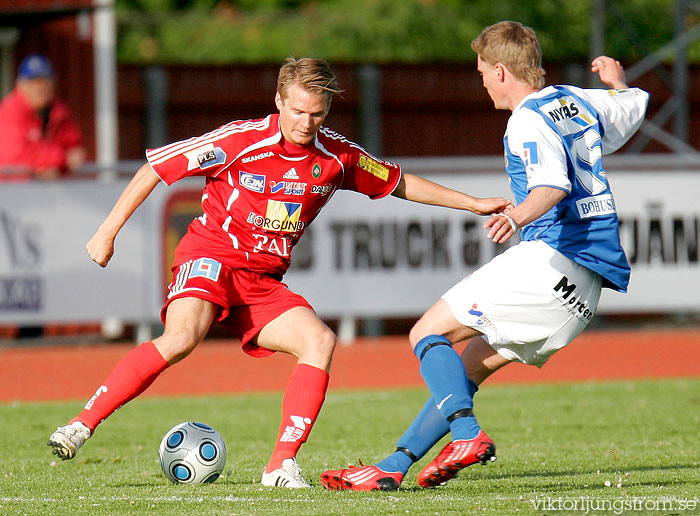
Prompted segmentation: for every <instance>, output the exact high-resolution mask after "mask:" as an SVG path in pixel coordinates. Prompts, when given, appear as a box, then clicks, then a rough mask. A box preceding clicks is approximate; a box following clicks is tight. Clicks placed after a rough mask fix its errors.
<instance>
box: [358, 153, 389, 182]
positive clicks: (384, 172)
mask: <svg viewBox="0 0 700 516" xmlns="http://www.w3.org/2000/svg"><path fill="white" fill-rule="evenodd" d="M357 166H358V167H360V168H361V169H364V170H366V171H367V172H369V173H370V174H372V175H373V176H375V177H378V178H379V179H381V180H382V181H388V180H389V169H388V168H387V167H385V166H384V165H382V164H381V163H379V162H378V161H377V160H375V159H372V158H370V157H369V156H365V155H364V154H360V160H359V161H358V162H357Z"/></svg>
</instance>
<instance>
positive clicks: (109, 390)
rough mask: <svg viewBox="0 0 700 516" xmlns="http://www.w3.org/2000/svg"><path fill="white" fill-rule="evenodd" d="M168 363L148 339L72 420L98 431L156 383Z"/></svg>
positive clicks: (128, 356) (115, 369) (116, 370)
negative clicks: (115, 412) (123, 407)
mask: <svg viewBox="0 0 700 516" xmlns="http://www.w3.org/2000/svg"><path fill="white" fill-rule="evenodd" d="M167 367H168V363H167V362H166V361H165V359H164V358H163V357H162V356H161V354H160V353H159V352H158V350H157V349H156V347H155V345H154V344H153V342H150V341H149V342H145V343H143V344H141V345H140V346H138V347H136V348H134V349H132V350H131V351H130V352H129V353H127V355H126V356H125V357H124V358H122V359H121V360H120V361H119V362H118V363H117V365H116V366H115V368H114V369H113V370H112V372H111V373H110V374H109V376H108V377H107V379H106V380H105V381H104V383H103V384H102V385H100V387H99V388H98V389H97V391H96V392H95V394H94V395H93V396H92V398H90V401H88V402H87V404H86V405H85V408H84V409H83V411H82V412H81V413H80V414H78V416H77V417H75V418H73V419H72V420H71V421H70V423H73V422H74V421H80V422H81V423H83V424H84V425H85V426H87V427H88V428H89V429H90V430H91V431H92V432H94V430H95V428H96V427H97V425H99V424H100V423H101V422H102V421H104V420H105V419H106V418H107V417H108V416H109V415H110V414H112V412H114V411H115V410H117V409H118V408H119V407H121V406H122V405H124V404H126V403H127V402H129V401H131V400H132V399H134V398H135V397H136V396H138V395H139V394H141V393H142V392H143V391H145V390H146V389H147V388H148V386H149V385H151V384H152V383H153V380H155V379H156V378H157V377H158V375H159V374H160V373H162V372H163V371H164V370H165V369H166V368H167Z"/></svg>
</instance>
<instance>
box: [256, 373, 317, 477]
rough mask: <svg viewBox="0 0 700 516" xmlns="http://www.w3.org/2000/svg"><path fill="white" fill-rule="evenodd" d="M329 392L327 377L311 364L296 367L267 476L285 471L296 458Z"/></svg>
mask: <svg viewBox="0 0 700 516" xmlns="http://www.w3.org/2000/svg"><path fill="white" fill-rule="evenodd" d="M326 389H328V373H327V372H326V371H324V370H323V369H318V368H317V367H313V366H310V365H308V364H297V366H296V367H295V368H294V371H293V372H292V376H290V377H289V382H288V383H287V389H286V390H285V392H284V398H283V399H282V424H281V426H280V431H279V435H278V436H277V444H276V446H275V450H274V451H273V452H272V458H271V459H270V462H269V463H268V465H267V468H266V469H265V470H266V471H267V472H268V473H270V472H272V471H274V470H276V469H278V468H280V467H282V461H283V460H284V459H289V458H292V457H296V454H297V452H298V451H299V448H300V447H301V445H302V444H303V443H304V442H306V439H307V438H308V436H309V432H311V427H312V426H313V425H314V423H315V422H316V417H317V416H318V413H319V412H320V411H321V406H322V405H323V401H324V400H325V399H326Z"/></svg>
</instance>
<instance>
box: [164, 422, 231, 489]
mask: <svg viewBox="0 0 700 516" xmlns="http://www.w3.org/2000/svg"><path fill="white" fill-rule="evenodd" d="M158 453H159V455H160V467H161V468H162V469H163V473H165V476H166V477H168V480H170V481H171V482H174V483H176V484H203V483H211V482H214V481H215V480H216V479H217V478H219V476H220V475H221V473H222V472H223V471H224V466H225V465H226V445H225V444H224V440H223V439H222V438H221V435H220V434H219V432H217V431H216V430H214V429H213V428H212V427H210V426H208V425H205V424H204V423H195V422H192V421H189V422H186V423H180V424H179V425H177V426H174V427H173V428H171V429H170V430H169V431H168V433H166V434H165V436H164V437H163V440H162V441H161V442H160V450H159V452H158Z"/></svg>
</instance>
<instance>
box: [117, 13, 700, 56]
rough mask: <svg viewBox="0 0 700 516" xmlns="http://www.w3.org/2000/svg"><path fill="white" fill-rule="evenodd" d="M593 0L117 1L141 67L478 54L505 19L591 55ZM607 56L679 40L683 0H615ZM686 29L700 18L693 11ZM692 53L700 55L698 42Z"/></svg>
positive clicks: (126, 42) (555, 51)
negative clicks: (481, 39)
mask: <svg viewBox="0 0 700 516" xmlns="http://www.w3.org/2000/svg"><path fill="white" fill-rule="evenodd" d="M592 3H593V2H592V1H590V0H589V1H580V2H573V1H571V0H540V1H530V2H525V1H522V0H499V1H494V0H400V1H398V0H227V1H226V0H223V1H222V0H117V9H118V15H119V59H120V61H121V62H140V63H150V62H158V63H201V64H208V63H209V64H211V63H232V62H238V63H261V62H274V63H277V62H279V61H280V60H282V59H284V58H285V57H287V56H289V55H295V56H302V55H313V56H317V57H325V58H326V59H329V60H332V61H333V62H351V63H352V62H380V63H381V62H428V61H432V62H434V61H447V62H449V61H464V60H474V59H475V56H474V54H473V52H472V51H471V49H470V45H469V44H470V42H471V40H472V39H473V38H474V37H475V36H476V35H477V34H478V33H479V32H480V31H481V29H482V28H483V27H485V26H487V25H490V24H492V23H495V22H498V21H501V20H506V19H510V20H517V21H520V22H522V23H524V24H526V25H528V26H530V27H532V28H534V29H535V30H536V31H537V34H538V37H539V39H540V41H541V43H542V48H543V52H544V55H545V57H546V59H547V60H549V61H553V60H567V61H571V60H586V59H588V57H589V48H590V33H591V20H592V19H593V17H595V16H598V17H600V16H601V14H600V13H594V12H593V7H592ZM606 4H607V6H608V7H607V15H606V16H605V28H606V30H605V52H606V53H608V54H610V55H614V56H616V57H618V58H619V59H623V60H627V61H629V60H636V59H639V58H641V57H642V56H643V55H645V54H647V53H649V52H650V51H653V50H656V49H657V48H659V47H661V46H663V45H664V44H666V43H668V42H669V41H671V40H672V39H673V9H674V5H675V0H617V1H614V2H613V1H608V2H606ZM687 23H688V25H692V24H694V23H697V21H696V20H695V19H694V18H691V17H689V19H688V20H687ZM690 50H691V57H696V56H700V50H699V49H698V45H697V44H693V45H692V46H691V49H690Z"/></svg>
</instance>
